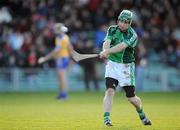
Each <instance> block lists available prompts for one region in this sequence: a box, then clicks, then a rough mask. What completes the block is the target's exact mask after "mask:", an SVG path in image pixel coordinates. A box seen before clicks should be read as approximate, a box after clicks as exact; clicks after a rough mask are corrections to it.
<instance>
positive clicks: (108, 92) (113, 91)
mask: <svg viewBox="0 0 180 130" xmlns="http://www.w3.org/2000/svg"><path fill="white" fill-rule="evenodd" d="M114 94H115V90H114V89H113V88H108V89H107V90H106V95H107V96H114Z"/></svg>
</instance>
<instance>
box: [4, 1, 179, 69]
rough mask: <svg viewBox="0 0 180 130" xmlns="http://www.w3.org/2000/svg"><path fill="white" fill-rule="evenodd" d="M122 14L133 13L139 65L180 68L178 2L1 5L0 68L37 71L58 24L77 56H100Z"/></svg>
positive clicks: (57, 2) (45, 2)
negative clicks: (143, 62) (110, 28)
mask: <svg viewBox="0 0 180 130" xmlns="http://www.w3.org/2000/svg"><path fill="white" fill-rule="evenodd" d="M123 9H129V10H131V11H133V13H134V17H133V25H132V26H133V27H134V29H135V30H136V32H137V34H138V36H139V44H138V47H137V53H136V54H137V55H136V59H137V61H140V60H141V59H147V60H148V61H149V62H151V61H153V62H158V63H163V64H165V65H169V66H173V67H176V68H180V24H179V20H180V13H178V12H180V1H179V0H165V1H164V0H158V1H153V0H1V1H0V67H39V65H38V64H37V59H38V58H39V57H40V56H42V55H44V54H47V53H48V52H49V51H51V50H52V49H53V48H54V37H55V35H54V32H53V26H54V24H55V23H56V22H62V23H64V24H65V25H66V26H67V27H68V28H69V32H68V34H69V36H70V38H71V43H72V44H73V46H74V48H75V49H76V50H78V51H79V52H82V53H92V52H97V53H98V52H99V51H100V50H101V47H102V43H103V39H104V37H105V35H106V31H107V28H108V26H110V25H111V24H116V20H117V17H118V15H119V12H120V11H122V10H123ZM85 50H87V51H85ZM91 62H92V61H91ZM48 65H49V66H53V65H54V63H53V62H49V63H48Z"/></svg>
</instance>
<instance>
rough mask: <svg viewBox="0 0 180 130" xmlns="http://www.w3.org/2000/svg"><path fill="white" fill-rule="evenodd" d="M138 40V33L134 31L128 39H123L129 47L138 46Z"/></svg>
mask: <svg viewBox="0 0 180 130" xmlns="http://www.w3.org/2000/svg"><path fill="white" fill-rule="evenodd" d="M137 41H138V38H137V34H136V33H133V34H132V35H131V37H129V38H126V39H124V40H123V42H125V44H126V45H128V46H129V47H132V48H133V47H135V46H136V44H137Z"/></svg>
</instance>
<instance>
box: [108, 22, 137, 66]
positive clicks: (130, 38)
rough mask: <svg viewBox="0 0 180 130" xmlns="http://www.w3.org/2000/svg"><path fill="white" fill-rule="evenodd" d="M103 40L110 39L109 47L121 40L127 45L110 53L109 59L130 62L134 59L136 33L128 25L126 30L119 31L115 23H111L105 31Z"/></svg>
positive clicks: (119, 42)
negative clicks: (119, 50)
mask: <svg viewBox="0 0 180 130" xmlns="http://www.w3.org/2000/svg"><path fill="white" fill-rule="evenodd" d="M105 40H110V41H111V44H110V47H113V46H115V45H117V44H121V43H122V42H124V43H126V44H127V45H128V47H127V48H126V49H124V50H123V51H121V52H117V53H112V54H110V55H109V57H108V59H109V60H111V61H114V62H118V63H131V62H134V61H135V57H134V50H135V46H136V44H137V34H136V32H135V31H134V30H133V28H131V27H129V28H128V30H127V31H126V32H121V31H120V30H119V28H118V26H117V25H112V26H110V27H109V29H108V31H107V34H106V37H105Z"/></svg>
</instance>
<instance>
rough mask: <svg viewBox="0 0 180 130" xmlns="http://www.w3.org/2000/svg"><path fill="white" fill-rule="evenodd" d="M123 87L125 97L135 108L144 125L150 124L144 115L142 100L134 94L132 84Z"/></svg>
mask: <svg viewBox="0 0 180 130" xmlns="http://www.w3.org/2000/svg"><path fill="white" fill-rule="evenodd" d="M123 89H124V90H125V92H126V97H127V99H128V101H129V102H130V103H131V104H132V105H133V106H134V107H135V108H136V111H137V113H138V115H139V117H140V119H141V120H142V122H143V124H144V125H151V121H150V120H149V119H148V118H147V117H146V115H145V113H144V111H143V108H142V102H141V99H140V98H139V97H137V96H136V95H135V87H134V86H125V87H123Z"/></svg>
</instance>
